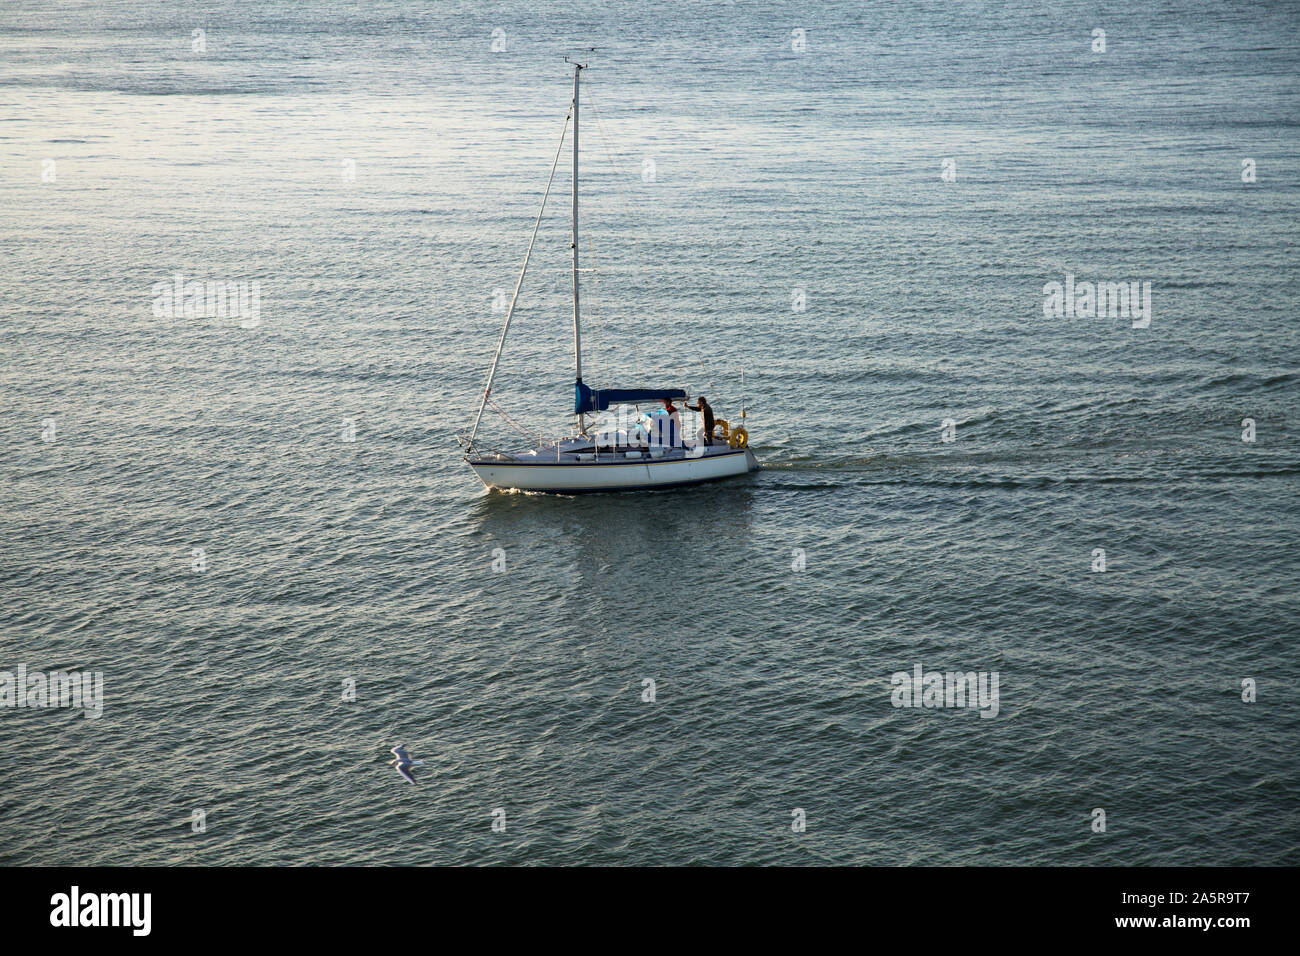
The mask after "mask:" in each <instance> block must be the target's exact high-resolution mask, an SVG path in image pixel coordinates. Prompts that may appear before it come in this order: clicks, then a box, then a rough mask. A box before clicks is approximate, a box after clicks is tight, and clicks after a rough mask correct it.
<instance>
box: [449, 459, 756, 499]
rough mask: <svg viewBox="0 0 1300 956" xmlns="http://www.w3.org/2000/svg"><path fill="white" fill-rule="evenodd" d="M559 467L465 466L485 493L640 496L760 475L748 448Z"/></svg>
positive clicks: (490, 462)
mask: <svg viewBox="0 0 1300 956" xmlns="http://www.w3.org/2000/svg"><path fill="white" fill-rule="evenodd" d="M570 458H571V456H564V459H562V460H559V461H547V460H543V459H542V458H540V457H539V458H536V459H534V460H531V461H527V462H520V461H510V460H502V459H495V458H492V459H479V460H477V461H473V460H472V461H470V462H469V466H470V467H471V468H473V469H474V473H475V474H476V475H478V476H479V479H480V480H482V482H483V484H484V485H486V486H487V487H488V488H489V489H496V490H500V491H550V492H556V493H560V494H575V493H577V492H583V491H642V490H652V489H655V488H674V487H679V486H681V485H698V484H701V483H702V482H706V481H717V480H719V479H722V478H733V477H735V476H737V475H743V474H746V473H747V472H751V471H757V470H758V459H757V458H755V457H754V453H753V452H751V451H750V450H749V449H748V448H729V449H726V450H719V451H717V452H713V451H712V450H711V449H710V452H709V453H706V454H705V455H703V456H700V457H695V458H692V457H690V456H689V455H685V456H683V455H681V454H678V455H673V456H665V457H663V458H649V457H645V458H642V459H640V460H627V459H625V458H623V457H622V456H619V455H610V456H605V458H604V460H600V458H599V457H598V458H596V459H595V460H592V461H573V460H569V459H570Z"/></svg>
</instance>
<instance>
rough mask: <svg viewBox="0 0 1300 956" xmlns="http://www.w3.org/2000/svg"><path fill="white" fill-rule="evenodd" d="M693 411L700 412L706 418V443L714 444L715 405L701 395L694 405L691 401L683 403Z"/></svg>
mask: <svg viewBox="0 0 1300 956" xmlns="http://www.w3.org/2000/svg"><path fill="white" fill-rule="evenodd" d="M683 404H685V405H686V407H687V408H689V409H690V410H691V411H693V412H699V413H700V415H701V416H702V417H703V418H704V444H706V445H712V444H713V406H712V405H710V404H709V403H708V402H707V401H705V399H704V396H703V395H701V396H700V397H699V399H698V400H697V401H696V403H695V404H694V405H692V404H691V403H690V402H685V403H683Z"/></svg>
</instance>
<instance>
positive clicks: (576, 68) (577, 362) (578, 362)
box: [573, 63, 587, 435]
mask: <svg viewBox="0 0 1300 956" xmlns="http://www.w3.org/2000/svg"><path fill="white" fill-rule="evenodd" d="M581 73H582V64H581V63H574V64H573V370H574V377H575V378H576V379H577V380H578V381H579V382H581V381H582V332H581V331H580V328H579V318H578V77H579V75H580V74H581ZM586 431H587V422H586V419H585V418H584V417H583V414H582V413H581V412H579V413H578V434H580V435H581V434H585V433H586Z"/></svg>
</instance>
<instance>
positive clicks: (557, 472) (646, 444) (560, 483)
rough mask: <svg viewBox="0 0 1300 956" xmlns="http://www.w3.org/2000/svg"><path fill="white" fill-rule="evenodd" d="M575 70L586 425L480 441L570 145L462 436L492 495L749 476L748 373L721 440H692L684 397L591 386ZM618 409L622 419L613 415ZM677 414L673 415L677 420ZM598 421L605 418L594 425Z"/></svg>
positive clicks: (669, 391)
mask: <svg viewBox="0 0 1300 956" xmlns="http://www.w3.org/2000/svg"><path fill="white" fill-rule="evenodd" d="M565 61H566V62H569V63H572V65H573V101H572V103H571V104H570V107H569V115H568V116H567V117H566V118H565V131H566V132H567V130H568V124H569V122H570V120H571V121H572V123H573V208H572V220H573V243H572V250H573V368H574V404H573V414H574V415H575V416H576V418H575V425H574V427H573V429H572V433H571V434H570V435H568V436H567V437H564V438H560V439H557V440H553V441H545V440H543V439H540V438H539V439H538V441H537V443H536V444H535V445H534V446H533V447H530V448H527V449H522V450H517V451H510V452H507V451H502V450H500V449H487V448H484V447H481V443H480V442H479V440H478V431H479V425H480V424H481V422H482V420H483V410H484V408H485V407H486V406H487V404H488V401H489V399H490V397H491V394H492V384H493V382H494V380H495V379H496V373H497V368H498V366H499V364H500V361H501V352H502V349H503V348H504V346H505V341H506V333H507V332H508V331H509V330H510V320H511V318H512V317H513V316H514V312H515V304H516V302H517V301H518V299H519V290H520V289H521V288H522V287H523V282H524V275H525V273H526V272H527V271H528V261H529V259H530V257H531V256H532V252H533V243H534V242H535V241H536V239H537V230H538V227H539V226H540V225H541V221H542V213H543V212H545V210H546V199H547V196H549V195H550V191H551V183H553V182H554V180H555V170H556V167H557V166H558V164H559V160H560V154H561V152H562V151H563V149H564V137H563V136H561V138H560V146H559V148H557V149H556V152H555V160H554V162H552V164H551V177H550V180H548V182H547V184H546V191H545V193H544V194H543V195H542V208H541V210H539V211H538V213H537V221H536V223H534V225H533V233H532V237H531V238H530V239H529V242H528V251H527V252H526V253H525V255H524V263H523V267H522V268H521V269H520V271H519V280H518V281H517V282H516V283H515V291H514V295H513V297H512V298H511V300H510V307H509V309H508V311H507V312H506V318H505V323H504V325H503V327H502V329H501V336H500V338H499V339H498V340H497V347H496V352H495V354H494V355H493V357H492V364H491V366H490V367H489V369H488V373H487V380H486V382H485V383H484V386H483V390H482V392H481V393H480V395H479V403H478V411H477V413H476V414H475V416H474V423H473V426H472V427H468V428H467V429H466V430H465V431H463V432H462V433H461V434H460V435H459V436H458V441H459V442H460V444H461V447H462V448H463V449H464V451H465V462H466V463H467V464H468V465H469V467H470V468H472V469H473V470H474V473H475V474H476V475H478V477H479V479H480V480H481V481H482V482H483V484H484V485H486V486H487V488H488V489H489V490H501V491H542V492H557V493H562V494H573V493H577V492H585V491H635V490H643V489H656V488H671V487H678V486H682V485H696V484H701V483H703V482H707V481H717V480H719V479H723V478H732V477H735V476H737V475H743V474H746V473H748V472H751V471H757V470H758V468H759V463H758V458H757V457H755V455H754V453H753V451H752V450H750V448H749V432H748V431H747V430H746V428H745V427H744V419H745V417H746V413H745V409H744V398H743V395H744V386H743V381H744V375H743V372H742V373H741V381H742V386H741V395H742V398H741V412H740V418H741V421H740V423H739V424H738V425H737V427H734V428H733V427H731V425H730V424H729V423H728V422H727V421H725V420H716V421H715V422H714V423H713V431H712V434H707V435H706V434H704V433H703V429H700V431H699V433H697V434H696V435H694V436H688V435H684V434H682V427H681V416H680V413H679V412H677V411H676V406H674V405H673V404H672V403H673V402H675V401H684V400H686V398H687V393H686V391H685V389H681V388H599V389H597V388H592V387H591V386H589V385H587V384H586V383H584V382H583V380H582V321H581V318H582V313H581V308H580V302H579V286H578V272H579V270H578V92H579V86H580V83H581V79H582V71H583V70H584V69H586V67H587V65H586V64H582V63H577V62H574V61H571V60H569V59H568V58H567V57H566V58H565ZM642 403H661V404H662V407H661V408H659V409H656V410H655V411H653V412H642V411H641V410H640V405H641V404H642ZM611 409H615V411H613V412H611ZM670 410H671V411H670ZM588 416H595V420H594V421H593V422H589V421H588Z"/></svg>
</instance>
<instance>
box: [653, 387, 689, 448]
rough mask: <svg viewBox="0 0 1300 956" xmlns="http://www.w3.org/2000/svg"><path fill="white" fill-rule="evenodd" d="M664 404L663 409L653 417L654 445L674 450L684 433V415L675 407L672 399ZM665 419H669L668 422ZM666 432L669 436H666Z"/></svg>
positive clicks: (664, 401) (665, 400) (664, 400)
mask: <svg viewBox="0 0 1300 956" xmlns="http://www.w3.org/2000/svg"><path fill="white" fill-rule="evenodd" d="M663 403H664V407H663V409H661V410H660V411H658V412H655V414H654V415H653V416H651V418H652V419H653V420H654V429H653V432H654V441H653V443H654V444H656V445H660V446H666V447H669V448H672V447H674V446H675V445H676V444H677V443H678V440H679V439H678V436H679V435H681V433H682V413H681V411H680V410H679V409H678V408H677V407H676V406H675V405H673V400H672V399H671V398H665V399H663ZM665 419H667V421H666V422H665ZM664 432H667V434H664Z"/></svg>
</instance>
